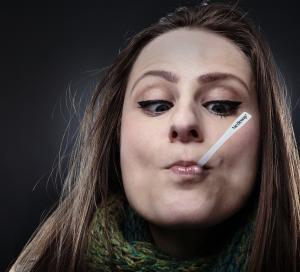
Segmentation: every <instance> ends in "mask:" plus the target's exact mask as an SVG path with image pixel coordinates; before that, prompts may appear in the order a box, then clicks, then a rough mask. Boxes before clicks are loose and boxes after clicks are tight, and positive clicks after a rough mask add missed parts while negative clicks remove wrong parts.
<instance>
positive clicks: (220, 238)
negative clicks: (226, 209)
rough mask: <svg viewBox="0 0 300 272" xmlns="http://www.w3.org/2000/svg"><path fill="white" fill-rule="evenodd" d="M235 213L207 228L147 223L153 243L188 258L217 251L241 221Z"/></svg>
mask: <svg viewBox="0 0 300 272" xmlns="http://www.w3.org/2000/svg"><path fill="white" fill-rule="evenodd" d="M241 219H242V218H241V216H240V215H239V214H236V215H234V216H232V217H231V218H229V219H227V220H225V221H224V222H222V223H220V224H217V225H215V226H212V227H207V228H194V229H192V228H185V229H170V228H168V227H166V226H158V225H155V224H152V223H150V222H149V223H148V224H149V229H150V232H151V235H152V238H153V241H154V244H155V245H156V246H157V247H158V248H159V249H160V250H161V251H162V252H164V253H166V254H167V255H169V256H171V257H175V258H178V259H189V258H193V257H196V256H205V255H207V254H212V253H214V252H217V251H218V250H219V249H221V248H222V246H223V245H224V243H225V242H226V240H227V239H228V238H230V237H231V235H233V234H234V230H235V229H236V228H237V227H238V226H239V223H240V222H241V221H240V220H241Z"/></svg>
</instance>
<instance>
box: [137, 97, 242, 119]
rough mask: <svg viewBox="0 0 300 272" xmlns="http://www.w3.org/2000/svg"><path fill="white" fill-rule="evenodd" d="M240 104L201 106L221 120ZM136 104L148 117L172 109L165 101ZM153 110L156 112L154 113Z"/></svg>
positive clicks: (170, 104) (221, 102)
mask: <svg viewBox="0 0 300 272" xmlns="http://www.w3.org/2000/svg"><path fill="white" fill-rule="evenodd" d="M241 103H242V102H239V101H230V100H215V101H208V102H206V103H204V104H203V106H205V107H207V106H210V105H212V107H209V109H208V110H209V111H210V112H212V113H213V114H215V115H218V116H220V117H221V118H223V117H227V116H230V115H233V114H234V113H235V112H236V110H237V109H238V108H239V106H240V104H241ZM138 104H139V105H140V106H139V108H142V109H143V110H144V111H145V112H147V113H148V114H150V115H153V116H155V115H159V113H161V112H164V111H166V110H168V109H169V108H171V107H172V103H171V102H168V101H166V100H146V101H139V102H138ZM155 109H156V110H158V112H155Z"/></svg>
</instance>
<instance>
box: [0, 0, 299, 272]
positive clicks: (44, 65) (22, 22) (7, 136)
mask: <svg viewBox="0 0 300 272" xmlns="http://www.w3.org/2000/svg"><path fill="white" fill-rule="evenodd" d="M196 2H197V1H174V0H173V1H166V0H164V1H153V0H151V1H113V0H111V1H97V2H89V1H85V2H83V1H82V3H74V2H69V3H67V2H61V3H60V5H50V4H48V5H47V4H45V3H44V1H40V3H33V2H32V3H31V2H28V1H24V2H19V3H18V2H13V3H12V4H11V6H2V7H1V10H0V15H1V16H0V29H1V55H0V56H1V58H0V65H1V66H0V67H1V99H0V105H1V107H0V110H1V115H0V116H1V126H0V129H1V136H0V137H1V150H0V152H1V153H0V154H1V157H0V162H1V168H0V171H1V191H0V192H1V193H0V194H1V195H0V196H1V198H0V199H1V206H0V207H1V210H0V211H1V214H0V216H1V217H0V218H1V232H0V233H1V237H0V241H1V252H0V258H1V260H0V261H1V262H0V271H3V270H4V267H6V266H7V264H8V262H9V261H11V260H12V259H13V258H15V257H16V256H17V255H18V253H19V252H20V250H21V248H22V247H23V246H24V244H25V242H26V241H27V240H28V239H29V237H30V235H31V234H32V232H33V231H34V229H35V228H36V227H37V225H38V223H39V220H40V219H41V217H42V216H43V215H45V213H46V212H47V211H49V209H50V207H51V206H52V205H53V204H54V203H55V201H56V200H57V197H58V194H59V191H60V182H59V178H58V179H55V175H54V174H53V175H52V176H50V173H51V170H52V168H53V165H54V166H55V160H57V156H58V151H59V148H60V143H61V141H62V137H63V135H64V132H65V130H66V128H67V127H68V124H69V121H70V116H71V115H70V112H71V113H72V107H71V104H72V103H71V102H72V99H70V97H72V96H74V95H75V94H76V95H75V103H77V104H79V117H80V113H81V112H82V108H83V106H84V104H85V101H86V99H87V98H88V96H89V94H90V93H91V91H92V90H93V86H94V85H95V82H96V77H95V73H97V71H99V70H100V69H101V68H102V67H105V66H107V65H109V64H110V63H111V62H112V61H113V59H114V58H115V57H116V56H117V54H118V51H119V49H120V48H123V46H124V44H125V39H126V38H127V37H129V36H131V35H132V34H134V33H136V32H137V31H139V30H141V29H142V28H143V27H146V26H148V25H149V24H150V23H153V22H155V21H156V20H157V19H158V18H159V17H161V16H163V15H165V14H166V12H169V11H172V10H173V9H174V8H175V7H177V6H179V5H183V4H192V3H196ZM240 3H241V6H242V7H244V8H245V9H246V10H248V12H249V13H248V16H250V17H252V18H253V19H254V20H255V22H256V24H257V25H259V26H260V27H261V29H262V31H263V33H264V34H265V36H266V37H267V40H268V41H269V43H270V44H271V47H272V49H273V52H274V55H275V58H276V61H277V63H278V64H279V65H280V67H281V71H282V73H283V74H284V76H285V78H286V82H287V85H288V87H289V89H290V95H291V97H292V106H293V122H294V128H295V133H296V137H297V142H298V143H299V137H300V121H299V117H300V105H299V103H300V101H299V100H300V98H299V93H300V92H299V87H300V80H299V72H300V66H299V60H300V58H299V57H300V52H299V51H300V46H299V42H300V37H299V35H300V30H299V29H300V17H299V14H300V4H299V1H298V0H294V1H291V0H290V1H271V0H269V1H259V0H257V1H253V0H251V1H250V0H249V1H240ZM298 98H299V99H298ZM80 99H81V103H79V101H80ZM297 99H298V100H297ZM77 125H78V122H77V121H76V118H72V119H71V122H70V133H69V136H68V135H66V137H65V140H64V142H63V144H62V147H61V148H62V149H64V148H65V147H66V146H67V148H68V150H69V149H70V147H71V145H72V135H73V134H74V133H75V131H76V128H77ZM67 143H69V144H68V145H67ZM55 171H56V169H55V168H54V173H55ZM55 180H56V181H55Z"/></svg>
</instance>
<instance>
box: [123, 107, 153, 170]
mask: <svg viewBox="0 0 300 272" xmlns="http://www.w3.org/2000/svg"><path fill="white" fill-rule="evenodd" d="M157 132H158V131H157V125H156V127H153V128H151V122H145V120H144V121H142V120H139V118H138V117H137V116H136V115H135V114H130V113H127V114H125V115H124V116H123V117H122V123H121V139H120V146H121V147H120V156H121V165H122V166H123V170H124V171H128V170H129V169H131V168H134V169H135V171H138V168H139V167H147V166H149V165H151V162H152V161H153V158H154V157H155V156H157V151H156V150H155V147H156V146H157V143H156V142H155V139H157ZM134 169H132V170H134Z"/></svg>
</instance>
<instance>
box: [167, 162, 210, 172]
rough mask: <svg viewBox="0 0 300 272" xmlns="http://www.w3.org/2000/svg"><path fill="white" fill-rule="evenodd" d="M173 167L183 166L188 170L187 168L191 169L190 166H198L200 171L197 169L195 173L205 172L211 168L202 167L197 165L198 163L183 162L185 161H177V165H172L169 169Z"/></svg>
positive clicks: (206, 165)
mask: <svg viewBox="0 0 300 272" xmlns="http://www.w3.org/2000/svg"><path fill="white" fill-rule="evenodd" d="M173 166H181V167H183V168H187V167H190V166H197V168H199V169H196V170H195V171H198V170H200V171H201V170H202V171H203V170H207V169H210V166H209V165H208V164H205V165H204V166H202V167H201V166H200V165H199V164H197V162H196V161H183V160H180V161H177V162H175V163H172V164H170V165H169V166H168V167H167V168H172V167H173ZM198 172H199V171H198Z"/></svg>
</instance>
